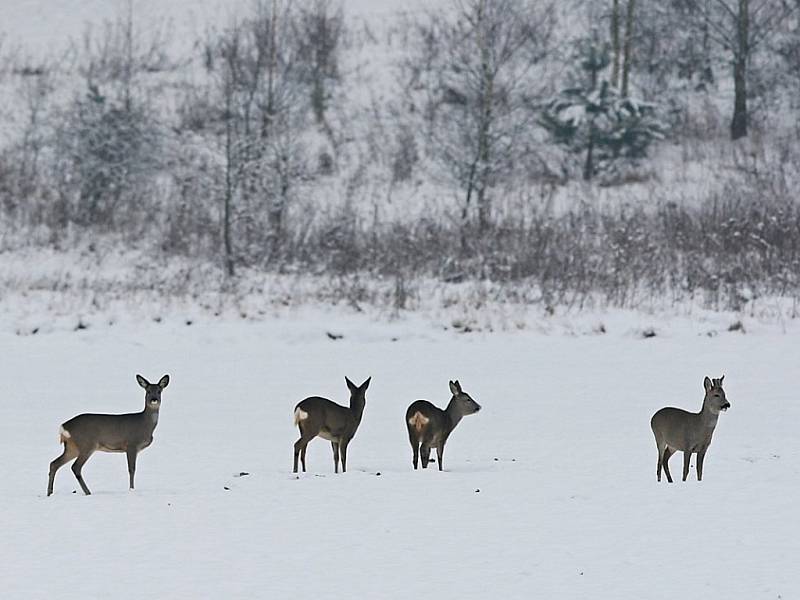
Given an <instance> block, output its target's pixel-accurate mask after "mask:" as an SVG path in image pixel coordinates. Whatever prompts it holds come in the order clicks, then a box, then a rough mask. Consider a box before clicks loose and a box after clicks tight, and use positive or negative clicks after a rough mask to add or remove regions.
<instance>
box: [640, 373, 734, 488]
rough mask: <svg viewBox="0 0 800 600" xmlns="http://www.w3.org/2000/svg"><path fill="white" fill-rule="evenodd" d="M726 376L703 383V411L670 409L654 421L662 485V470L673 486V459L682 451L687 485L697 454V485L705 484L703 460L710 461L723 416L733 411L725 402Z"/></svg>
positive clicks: (659, 479) (659, 476)
mask: <svg viewBox="0 0 800 600" xmlns="http://www.w3.org/2000/svg"><path fill="white" fill-rule="evenodd" d="M723 379H725V376H724V375H723V376H722V377H720V378H719V379H709V378H708V377H706V378H705V379H704V380H703V387H704V388H705V391H706V395H705V398H703V409H702V410H701V411H700V412H699V413H693V412H689V411H686V410H682V409H680V408H672V407H666V408H662V409H661V410H659V411H658V412H657V413H656V414H654V415H653V418H652V419H650V427H651V428H652V430H653V435H654V436H655V437H656V447H657V448H658V466H657V467H656V477H657V478H658V481H661V467H662V466H663V467H664V473H665V474H666V475H667V481H668V482H669V483H672V475H670V472H669V457H670V456H672V455H673V454H674V453H675V452H677V451H678V450H681V451H682V452H683V481H686V478H687V477H688V476H689V461H690V459H691V457H692V453H693V452H696V453H697V481H702V480H703V460H704V459H705V457H706V452H707V451H708V446H709V445H710V444H711V436H712V435H714V428H715V427H716V426H717V419H718V418H719V413H720V412H723V411H726V410H728V409H729V408H730V406H731V405H730V403H729V402H728V400H727V399H726V398H725V390H723V389H722V380H723Z"/></svg>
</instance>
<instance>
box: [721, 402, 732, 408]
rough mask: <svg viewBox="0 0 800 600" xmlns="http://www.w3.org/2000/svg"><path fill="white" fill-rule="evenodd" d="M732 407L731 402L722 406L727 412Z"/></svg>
mask: <svg viewBox="0 0 800 600" xmlns="http://www.w3.org/2000/svg"><path fill="white" fill-rule="evenodd" d="M730 407H731V403H730V402H726V403H725V404H723V405H722V408H723V409H725V410H728V409H729V408H730Z"/></svg>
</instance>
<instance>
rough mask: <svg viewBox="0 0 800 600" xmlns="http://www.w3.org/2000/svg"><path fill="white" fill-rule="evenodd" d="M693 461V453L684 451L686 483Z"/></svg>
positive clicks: (684, 477)
mask: <svg viewBox="0 0 800 600" xmlns="http://www.w3.org/2000/svg"><path fill="white" fill-rule="evenodd" d="M691 461H692V451H691V450H684V452H683V480H684V481H686V478H687V477H689V464H690V463H691Z"/></svg>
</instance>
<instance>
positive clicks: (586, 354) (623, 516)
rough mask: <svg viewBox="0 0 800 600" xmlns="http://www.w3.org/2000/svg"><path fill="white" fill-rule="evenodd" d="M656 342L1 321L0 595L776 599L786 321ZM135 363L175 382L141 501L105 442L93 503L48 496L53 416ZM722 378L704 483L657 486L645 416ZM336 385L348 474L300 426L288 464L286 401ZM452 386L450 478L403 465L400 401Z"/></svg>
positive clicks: (108, 396)
mask: <svg viewBox="0 0 800 600" xmlns="http://www.w3.org/2000/svg"><path fill="white" fill-rule="evenodd" d="M334 324H335V325H334ZM334 326H335V327H336V331H337V333H340V334H342V335H343V336H344V337H343V339H340V340H337V341H331V340H330V339H328V337H327V336H326V335H325V333H326V331H328V330H330V328H332V327H334ZM664 333H665V334H664V335H659V336H657V337H655V338H652V339H648V340H644V339H641V338H638V337H633V336H629V335H624V334H622V333H621V332H615V331H611V332H610V333H608V334H606V335H595V336H579V337H569V336H545V335H540V334H537V333H514V334H499V333H495V334H491V335H483V334H472V335H464V334H458V333H454V332H450V331H441V330H440V331H438V332H437V331H435V330H433V329H431V328H430V327H428V326H427V325H425V324H424V323H419V322H416V321H413V320H408V321H401V322H396V323H395V324H393V325H385V324H377V323H375V322H372V321H370V320H368V319H366V318H365V317H347V316H345V315H343V314H340V313H322V312H319V311H310V312H304V313H301V314H294V315H293V316H292V315H289V316H285V317H284V318H282V319H280V320H274V319H270V320H266V321H263V322H259V323H253V322H247V321H240V322H236V321H230V320H228V321H223V322H203V321H201V322H197V323H194V324H193V325H191V326H187V325H186V324H185V323H184V322H183V321H179V320H166V321H164V322H162V323H160V324H156V323H138V324H128V325H121V326H117V327H112V328H105V329H103V328H90V329H88V330H85V331H79V332H72V331H63V332H53V333H51V334H47V335H37V336H23V337H21V336H16V335H13V334H9V333H6V332H0V349H1V352H2V356H3V359H2V361H0V377H1V378H2V380H3V381H4V386H3V390H4V400H3V402H1V403H0V419H1V420H2V423H3V435H2V441H1V442H0V445H2V455H3V465H4V466H3V469H2V473H3V476H2V477H1V478H0V497H2V498H3V510H2V511H0V530H2V532H3V533H2V536H3V545H2V551H1V552H0V559H1V562H2V564H3V569H2V571H3V577H2V595H3V598H8V599H30V598H46V597H53V596H57V597H59V598H64V599H65V600H66V599H70V598H87V597H105V596H107V595H110V594H111V595H113V596H114V597H116V598H120V599H123V600H124V599H127V598H131V599H133V598H171V599H178V598H187V599H188V598H193V599H196V598H222V597H224V598H252V597H265V598H266V597H293V598H318V597H320V596H326V595H333V596H337V597H338V596H343V597H354V598H400V597H408V596H410V597H437V598H443V599H450V598H452V599H465V598H476V599H477V598H490V597H491V598H494V597H497V598H508V599H512V598H520V599H522V598H530V597H531V596H535V597H544V598H576V599H578V598H587V597H591V598H608V599H612V598H613V599H615V600H616V599H620V598H624V599H636V600H638V599H641V598H648V599H661V598H663V599H671V598H675V597H686V598H701V597H702V598H709V599H717V598H719V599H725V600H735V599H741V600H754V599H764V600H767V599H769V600H773V599H775V598H794V597H796V596H797V595H798V594H800V575H798V571H797V569H796V564H795V562H796V557H797V554H798V551H800V546H798V542H797V539H798V537H799V534H800V531H798V520H797V519H796V517H795V512H796V510H795V509H796V506H795V505H796V497H797V493H796V492H797V481H798V478H799V477H800V469H799V468H798V466H797V465H798V459H800V441H798V436H797V435H796V426H795V424H796V423H797V421H798V419H799V418H800V408H798V403H797V402H796V393H795V392H794V381H793V375H794V374H795V373H796V372H797V368H796V352H795V351H794V348H795V342H794V340H795V336H796V333H797V332H796V331H793V330H792V331H790V333H792V335H786V334H783V333H781V332H780V331H776V330H769V329H761V330H756V331H755V332H748V333H747V334H745V335H742V334H741V333H739V332H735V333H721V334H720V335H717V336H713V337H709V336H705V335H703V336H699V335H697V334H696V333H694V332H691V331H689V330H686V329H683V328H681V327H678V326H676V327H675V328H673V329H669V330H667V331H665V332H664ZM137 372H141V373H142V374H144V375H145V376H146V377H148V378H150V379H151V380H152V379H155V378H157V377H160V376H161V375H162V374H163V373H165V372H167V373H169V374H170V375H171V376H172V382H171V383H170V386H169V387H168V388H167V389H166V390H165V392H164V396H163V406H162V409H161V419H160V423H159V425H158V429H157V430H156V432H155V441H154V443H153V445H152V446H151V447H150V448H148V449H147V450H145V451H144V452H143V453H142V454H141V455H140V456H139V463H138V470H137V489H136V490H135V491H134V492H130V491H128V490H127V473H126V468H125V459H124V457H123V456H122V455H113V454H102V453H98V454H96V455H95V456H94V457H92V459H91V460H90V461H89V463H88V464H87V466H86V468H85V469H84V476H85V477H86V480H87V483H88V484H89V486H90V487H91V488H92V490H93V492H94V494H93V495H92V496H89V497H85V496H83V495H81V494H79V493H73V492H74V491H75V490H76V489H78V487H77V484H76V482H75V479H74V477H73V475H72V473H71V472H70V470H69V469H68V468H63V469H62V470H61V471H60V472H59V474H58V477H57V479H56V486H55V494H54V495H53V496H52V497H49V498H47V497H45V487H46V475H47V465H48V463H49V461H50V460H52V459H53V458H54V457H55V456H57V455H58V454H59V452H60V447H59V445H58V443H57V431H58V425H59V423H61V422H63V421H64V420H66V419H67V418H69V417H72V416H73V415H75V414H77V413H79V412H84V411H99V412H125V411H132V410H138V409H139V408H140V406H141V404H142V395H143V394H142V392H141V390H140V389H139V387H138V386H137V385H136V382H135V381H134V374H135V373H137ZM722 373H725V375H726V378H725V383H726V391H727V393H728V398H729V400H730V402H731V404H732V408H731V410H729V411H728V412H727V413H726V414H724V415H722V417H721V418H720V422H719V426H718V428H717V431H716V433H715V437H714V442H713V444H712V446H711V449H710V451H709V454H708V457H707V459H706V465H705V474H704V475H705V476H704V481H703V482H701V483H698V482H696V481H694V480H693V478H694V470H692V473H691V478H692V480H690V481H688V482H686V483H682V482H677V483H675V484H673V485H667V484H666V483H662V484H660V485H659V484H657V483H656V480H655V465H656V452H655V445H654V442H653V439H652V434H651V432H650V427H649V419H650V416H651V415H652V413H653V412H655V411H656V410H657V409H658V408H660V407H662V406H665V405H677V406H681V407H685V408H689V409H693V410H697V409H698V408H699V406H700V403H701V400H702V378H703V376H704V375H712V376H719V375H720V374H722ZM345 375H348V376H350V377H351V378H353V379H356V380H361V379H363V378H366V377H367V376H369V375H371V376H372V377H373V382H372V385H371V386H370V389H369V391H368V393H367V407H366V410H365V413H364V420H363V422H362V425H361V428H360V430H359V431H358V433H357V435H356V437H355V440H354V441H353V443H352V444H351V446H350V452H349V467H350V470H349V472H348V473H346V474H339V475H334V474H333V465H332V460H331V455H330V446H329V444H328V443H327V442H325V441H324V440H320V439H317V440H314V441H313V442H312V443H311V445H310V446H309V455H308V466H309V472H308V473H307V474H305V475H303V474H301V475H300V476H299V477H297V476H294V475H292V474H291V458H292V444H293V442H294V441H295V439H296V430H295V429H294V428H293V427H292V424H291V412H292V408H293V407H294V404H295V403H296V402H297V401H298V400H300V399H301V398H303V397H305V396H308V395H312V394H321V395H326V396H329V397H330V398H332V399H334V400H336V401H338V402H342V403H343V402H346V388H345V384H344V379H343V378H344V376H345ZM452 378H458V379H460V380H461V382H462V384H463V386H464V389H465V390H466V391H467V392H469V393H470V394H471V395H472V396H473V397H474V398H475V399H476V400H477V401H478V402H480V403H481V404H482V406H483V410H482V411H481V412H480V413H478V414H477V415H474V416H470V417H468V418H466V419H464V420H463V421H462V422H461V424H460V425H459V426H458V428H457V429H456V431H455V432H454V433H453V436H452V437H451V440H450V442H449V443H448V446H447V454H446V465H445V466H446V470H445V471H444V472H442V473H440V472H438V471H437V470H435V469H429V470H427V471H418V472H414V471H412V469H411V450H410V447H409V445H408V441H407V436H406V432H405V428H404V424H403V415H404V411H405V408H406V406H407V405H408V404H409V403H410V402H412V401H413V400H415V399H417V398H427V399H430V400H432V401H433V402H435V403H436V404H438V405H444V404H446V402H447V401H448V398H449V393H448V390H447V381H448V380H449V379H452ZM680 462H681V457H680V456H677V457H673V461H672V470H673V474H674V473H676V472H679V471H680ZM243 473H247V474H246V475H244V474H243Z"/></svg>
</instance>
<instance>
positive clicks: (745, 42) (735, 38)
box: [698, 0, 797, 140]
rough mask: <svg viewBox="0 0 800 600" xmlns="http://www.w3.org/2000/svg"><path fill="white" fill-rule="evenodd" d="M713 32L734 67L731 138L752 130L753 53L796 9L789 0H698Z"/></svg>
mask: <svg viewBox="0 0 800 600" xmlns="http://www.w3.org/2000/svg"><path fill="white" fill-rule="evenodd" d="M698 2H699V6H700V9H701V13H702V15H703V18H704V20H705V22H706V24H707V26H708V32H709V35H710V36H711V38H712V39H713V40H715V41H716V42H717V43H718V44H719V45H720V46H722V48H724V49H725V51H726V52H728V53H729V56H730V59H731V64H732V66H733V85H734V99H733V117H732V118H731V139H732V140H737V139H739V138H742V137H745V136H746V135H747V131H748V122H749V117H750V115H749V112H748V90H747V87H748V77H749V75H748V67H749V65H750V63H751V62H752V57H753V55H754V54H755V53H756V52H757V51H758V50H759V49H760V47H761V45H762V44H763V43H764V42H765V41H766V40H767V39H768V38H769V36H770V35H772V34H773V33H774V32H775V30H776V29H777V28H778V26H779V25H780V23H781V21H783V20H784V19H785V18H787V17H788V16H789V15H790V14H791V13H792V12H793V11H794V10H796V9H797V5H796V4H794V5H793V4H790V3H789V2H787V1H785V0H705V1H703V0H698Z"/></svg>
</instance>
